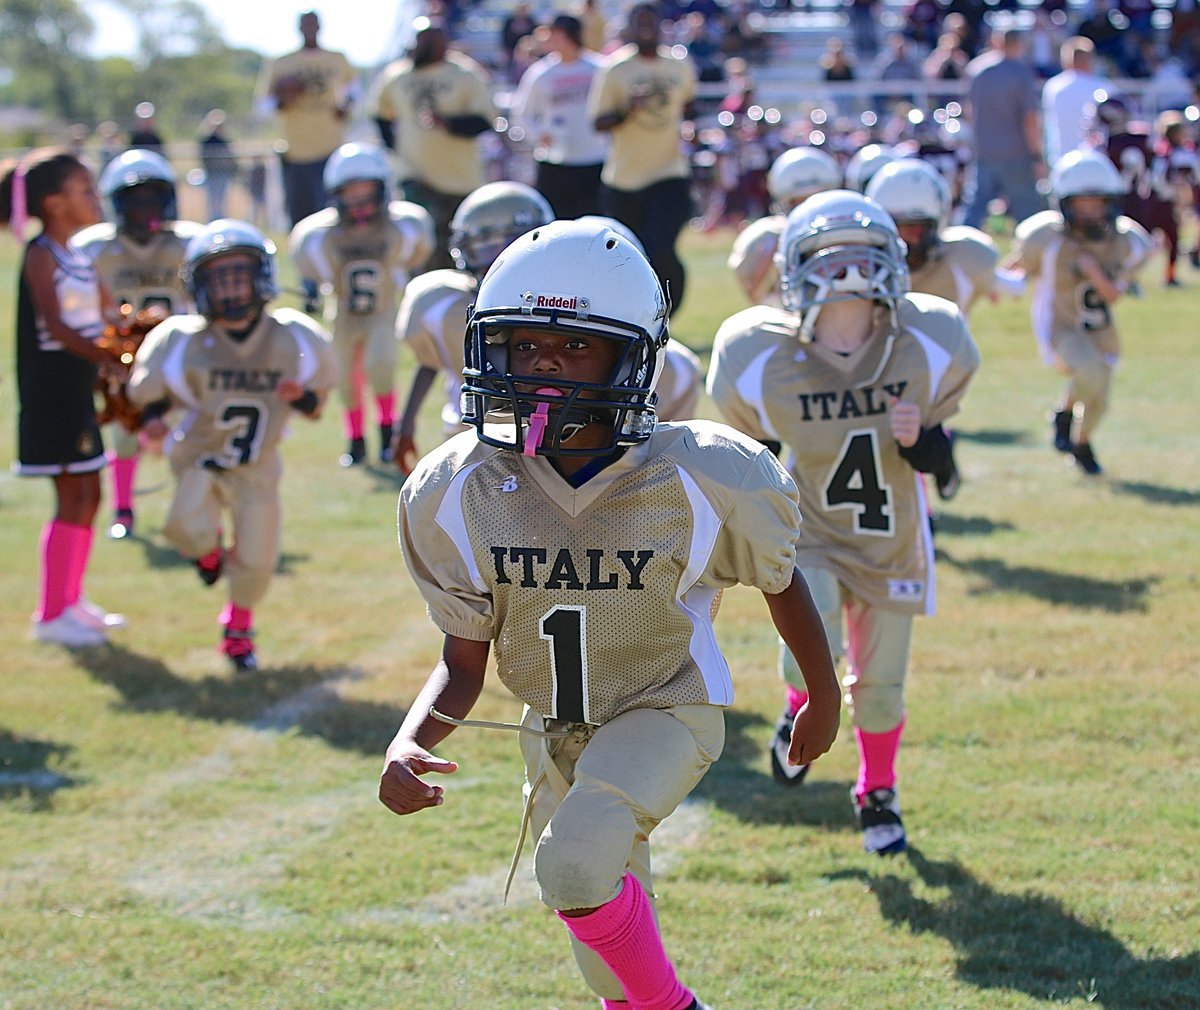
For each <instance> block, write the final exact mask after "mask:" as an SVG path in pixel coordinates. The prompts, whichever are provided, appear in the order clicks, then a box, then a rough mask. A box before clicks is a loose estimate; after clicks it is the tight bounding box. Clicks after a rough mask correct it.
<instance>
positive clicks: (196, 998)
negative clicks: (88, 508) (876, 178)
mask: <svg viewBox="0 0 1200 1010" xmlns="http://www.w3.org/2000/svg"><path fill="white" fill-rule="evenodd" d="M729 241H730V236H729V235H728V234H716V235H711V236H698V235H696V236H690V237H689V238H688V241H687V247H686V248H687V259H688V261H689V264H690V270H691V280H692V287H691V291H690V294H689V295H688V298H687V302H686V305H685V307H684V310H683V312H682V313H681V315H680V317H679V319H678V321H677V325H676V327H675V333H676V335H677V336H679V337H680V338H681V339H682V340H683V341H684V342H685V343H687V344H689V345H691V346H692V347H694V348H695V349H696V350H697V351H699V352H700V353H702V354H705V355H706V354H707V351H708V349H709V347H710V345H711V339H712V334H713V333H714V331H715V328H716V326H717V324H718V323H719V322H720V320H721V319H723V318H724V317H725V316H726V315H728V314H729V313H730V312H732V311H734V310H735V309H736V308H738V307H740V306H739V304H738V299H737V297H736V293H735V291H734V287H733V283H732V281H731V279H730V278H729V277H728V276H727V275H726V273H725V271H724V269H723V260H724V253H725V249H726V248H727V246H728V243H729ZM2 257H3V258H2V260H0V333H2V334H3V338H2V341H0V342H2V344H3V347H2V348H0V353H2V355H3V360H4V361H5V362H11V361H12V353H11V329H10V327H11V323H10V320H12V318H13V310H12V302H11V297H12V291H13V288H14V279H13V267H14V259H15V250H14V247H13V245H12V243H11V242H9V243H6V244H5V246H4V250H3V253H2ZM1184 270H1185V271H1187V268H1186V266H1185V267H1184ZM1183 276H1184V279H1185V281H1187V282H1188V283H1189V285H1190V286H1188V287H1185V288H1184V289H1182V290H1163V289H1162V288H1161V287H1160V286H1159V284H1158V281H1159V279H1160V267H1159V264H1158V263H1154V264H1153V265H1152V266H1151V268H1150V269H1148V270H1147V272H1146V274H1145V277H1144V281H1145V290H1146V295H1145V297H1144V298H1142V299H1141V300H1137V301H1134V300H1130V301H1128V302H1127V303H1125V304H1122V305H1121V306H1120V307H1119V309H1118V318H1119V322H1120V326H1121V328H1122V331H1123V333H1124V336H1125V348H1126V356H1125V360H1124V363H1123V365H1122V369H1121V371H1120V373H1119V376H1118V378H1117V382H1116V388H1115V395H1114V400H1113V409H1112V412H1111V414H1110V416H1109V418H1108V419H1107V420H1106V422H1105V423H1104V425H1103V426H1102V428H1101V429H1100V432H1099V435H1098V436H1097V438H1096V443H1095V444H1096V451H1097V454H1098V455H1099V457H1100V459H1101V460H1102V461H1103V463H1104V464H1105V465H1106V467H1107V476H1106V477H1105V478H1103V479H1101V480H1092V481H1089V480H1087V479H1085V478H1083V477H1081V476H1079V475H1078V474H1076V473H1075V472H1074V471H1073V470H1072V469H1071V468H1070V467H1068V466H1067V465H1065V464H1064V462H1063V459H1062V457H1060V456H1058V455H1057V454H1055V453H1054V452H1052V451H1051V449H1050V447H1049V444H1048V437H1047V436H1048V429H1047V426H1046V422H1045V413H1046V411H1047V409H1048V408H1049V407H1050V405H1051V403H1052V402H1053V400H1054V398H1055V396H1056V395H1057V393H1058V391H1059V380H1058V379H1057V378H1056V377H1055V376H1054V375H1053V374H1052V373H1050V372H1049V371H1047V370H1045V369H1043V368H1042V367H1041V366H1040V365H1039V364H1038V362H1037V358H1036V352H1035V348H1034V344H1033V339H1032V337H1031V336H1030V335H1029V332H1028V327H1027V307H1026V305H1025V304H1024V303H1023V302H1015V301H1009V302H1006V303H1004V304H1001V305H997V306H989V305H984V306H982V307H980V308H979V309H978V310H977V313H976V320H975V323H976V325H975V331H976V335H977V338H978V341H979V343H980V345H981V347H982V350H983V355H984V364H983V368H982V370H981V372H980V374H979V377H978V379H977V381H976V383H975V385H974V387H973V389H972V391H971V393H970V394H969V396H968V399H967V402H966V405H965V409H964V410H963V412H962V414H961V415H960V416H959V417H958V418H956V419H955V427H956V428H957V430H958V433H959V437H960V441H959V457H960V465H961V466H962V469H963V471H964V478H965V479H964V485H963V489H962V491H961V493H960V494H959V496H958V497H957V498H956V499H955V500H954V501H953V502H952V503H949V504H948V505H947V506H945V507H944V508H943V509H942V511H941V514H940V517H939V534H938V562H937V564H938V569H939V578H940V585H939V599H940V613H939V615H938V616H937V617H936V618H934V619H932V620H923V621H921V622H919V623H918V627H917V631H916V637H915V644H914V654H913V662H912V674H911V678H910V686H909V692H908V698H909V721H908V730H907V733H906V739H905V746H904V749H903V750H902V752H901V763H900V774H901V779H902V796H903V802H904V808H905V816H906V822H907V824H908V826H909V830H910V841H911V844H912V848H911V850H910V852H909V853H908V855H907V856H905V857H900V858H896V859H892V860H888V861H884V860H881V859H879V858H877V857H873V856H871V857H868V856H867V855H865V854H864V853H863V852H862V851H861V850H860V844H859V837H858V832H857V831H856V829H855V827H854V825H853V821H852V818H851V810H850V805H849V802H848V799H847V791H848V788H849V786H850V784H851V782H852V781H853V776H854V772H855V768H856V764H857V761H856V757H855V754H854V746H853V736H852V734H851V733H850V731H849V726H848V725H844V726H843V733H842V736H841V738H840V739H839V741H838V742H837V744H836V745H835V747H834V750H833V752H832V753H831V754H830V755H829V756H827V757H826V758H824V759H822V761H821V762H820V764H819V765H818V766H817V768H816V769H815V770H814V772H813V774H812V775H811V776H810V777H809V780H808V783H807V784H806V786H805V787H804V788H803V789H802V790H800V791H797V792H786V793H785V792H783V791H780V790H779V789H777V787H775V785H774V784H773V782H772V780H771V778H770V774H769V771H768V768H767V763H766V758H765V741H766V738H767V737H768V736H769V733H770V728H771V725H772V723H773V721H774V718H775V716H776V714H777V711H778V708H779V705H780V700H781V693H780V690H779V686H778V683H777V681H776V679H775V673H774V659H775V645H774V640H773V635H772V634H771V633H770V632H769V630H768V628H769V623H768V621H767V619H766V615H765V610H764V608H763V604H762V600H761V597H759V596H757V594H754V593H751V592H747V591H735V592H732V593H728V594H727V595H726V602H725V605H724V607H723V610H722V613H721V617H720V620H719V622H718V631H719V633H720V635H721V638H722V641H723V644H724V645H725V647H726V649H727V652H728V655H729V657H730V661H731V665H732V667H733V669H734V671H735V681H736V683H737V686H738V691H739V694H738V701H737V704H736V705H735V707H734V708H733V709H732V710H731V711H730V712H729V715H728V725H729V742H728V745H727V748H726V752H725V755H724V756H723V757H722V759H721V760H720V762H719V763H718V764H717V765H716V766H715V767H714V769H713V770H712V772H711V773H710V774H709V775H708V777H707V778H706V779H705V780H704V781H703V782H702V783H701V785H700V787H699V789H698V790H697V791H696V793H695V795H694V798H693V800H692V801H690V802H689V803H688V804H687V805H686V806H685V807H684V808H683V809H681V810H680V811H679V812H678V813H677V814H676V815H675V816H674V817H672V818H671V819H670V820H668V821H667V822H666V823H665V824H664V825H663V827H662V829H661V831H660V833H659V835H656V839H658V841H657V847H656V857H657V867H658V891H659V894H660V913H661V918H662V923H663V928H664V931H665V935H666V940H667V944H668V948H669V950H670V951H671V952H672V953H673V954H674V956H675V958H676V961H677V963H678V966H679V969H680V973H681V976H682V977H683V979H684V980H685V982H687V983H688V984H690V985H691V986H693V987H694V988H695V989H696V991H697V992H698V993H699V994H700V996H701V997H702V998H703V999H704V1000H706V1001H707V1002H709V1003H710V1004H711V1005H712V1006H713V1007H714V1010H805V1008H820V1010H876V1008H883V1007H889V1008H897V1010H908V1008H921V1010H952V1008H962V1010H985V1008H986V1010H1038V1008H1044V1007H1050V1006H1055V1007H1057V1006H1072V1007H1075V1006H1077V1007H1083V1006H1085V1005H1093V1006H1097V1007H1104V1008H1107V1010H1141V1008H1173V1010H1194V1008H1197V1007H1200V860H1198V859H1197V855H1196V853H1197V848H1198V842H1200V804H1198V803H1197V800H1196V797H1197V796H1198V795H1200V748H1198V746H1197V739H1198V738H1200V703H1198V702H1197V679H1196V678H1197V672H1198V671H1200V587H1198V585H1197V576H1198V572H1200V550H1198V549H1197V544H1198V543H1200V456H1198V452H1197V446H1198V442H1197V435H1196V432H1197V429H1198V428H1200V423H1198V422H1200V418H1198V410H1197V402H1198V400H1200V381H1198V380H1197V371H1198V370H1200V345H1198V343H1197V332H1198V330H1197V319H1200V295H1198V294H1197V292H1200V275H1197V274H1195V273H1190V272H1185V274H1184V275H1183ZM409 370H410V362H408V361H405V362H404V373H403V374H402V375H401V376H400V380H399V381H400V385H401V387H404V386H406V384H407V376H408V372H409ZM14 397H15V388H14V381H13V378H12V373H11V365H10V366H9V367H7V368H5V369H4V371H3V379H2V380H0V414H2V419H0V426H2V427H3V430H4V432H5V437H4V438H3V440H0V470H2V471H3V473H2V475H0V558H3V571H4V578H3V579H2V580H0V613H2V614H3V615H4V616H3V618H2V619H0V656H3V660H2V661H0V671H2V675H0V764H2V768H0V772H2V776H0V1008H4V1010H47V1008H62V1010H110V1008H111V1010H150V1008H153V1010H183V1008H204V1010H251V1008H254V1010H257V1008H280V1010H283V1008H287V1010H308V1008H331V1010H332V1008H338V1010H343V1008H344V1010H459V1008H461V1010H466V1008H474V1007H496V1008H500V1010H518V1008H536V1010H551V1008H556V1010H583V1008H593V1007H595V1006H596V1005H597V1002H596V1001H595V1000H593V999H592V998H591V997H590V996H589V995H588V993H587V992H586V990H585V988H584V987H583V985H582V983H581V982H580V981H579V980H578V979H577V977H576V974H575V970H574V965H573V963H572V962H571V960H570V958H569V955H568V952H567V944H566V940H565V937H564V933H563V930H562V927H561V925H560V924H559V923H558V922H556V921H555V920H554V918H553V916H551V915H550V913H549V912H548V911H546V910H545V909H544V908H542V907H541V906H540V904H539V903H538V902H537V897H536V892H535V888H534V886H533V883H532V879H531V875H530V871H529V867H528V861H527V860H526V863H525V864H524V866H523V868H522V869H521V871H520V872H519V874H518V879H517V883H516V885H515V887H514V891H513V895H512V897H511V898H510V900H509V902H508V904H507V905H502V904H501V900H500V899H501V889H502V881H503V876H504V871H505V869H506V868H507V862H508V858H509V855H510V852H511V848H512V846H513V844H514V842H515V839H516V831H517V824H518V819H519V811H520V794H519V788H518V786H519V774H520V773H519V764H518V760H517V757H516V746H515V742H514V741H513V740H512V738H511V737H510V736H508V735H507V734H495V733H488V732H483V731H476V730H462V731H459V732H458V733H456V734H455V735H454V736H453V737H451V738H450V739H449V740H448V741H447V743H446V744H445V745H444V746H443V748H442V749H441V752H442V753H443V754H444V755H446V756H449V757H453V758H454V759H455V760H457V761H459V762H460V764H461V770H460V771H459V773H458V774H457V775H456V776H454V777H453V778H451V779H448V780H446V782H445V784H446V786H447V799H446V803H445V806H444V807H442V808H440V809H438V810H435V811H429V812H426V813H424V814H422V815H419V816H416V817H411V818H396V817H394V816H392V815H391V814H389V813H387V812H386V811H385V810H384V809H383V807H382V806H380V805H379V804H378V802H377V801H376V799H375V797H374V792H375V785H376V779H377V775H378V772H379V768H380V761H381V756H382V754H383V750H384V748H385V746H386V744H387V742H388V740H389V739H390V738H391V734H392V733H393V732H394V730H395V727H396V726H397V725H398V723H399V721H400V719H401V718H402V716H403V714H404V707H405V705H406V704H407V703H408V701H409V700H410V699H411V698H412V697H413V695H414V694H415V691H416V689H417V687H418V686H419V685H420V684H421V683H422V681H423V680H424V677H425V676H426V673H427V671H428V669H429V668H430V665H431V663H432V662H433V660H434V658H435V656H436V654H437V651H438V645H439V642H438V636H437V635H436V634H435V632H434V629H433V627H432V625H430V624H429V623H428V621H427V618H426V616H425V613H424V607H423V605H422V603H421V601H420V599H419V597H418V594H417V593H416V591H415V589H414V588H413V586H412V584H411V583H410V582H409V580H408V577H407V575H406V573H405V571H404V568H403V563H402V560H401V558H400V554H399V551H398V549H397V548H396V545H395V532H394V522H395V498H396V492H397V490H398V486H399V485H398V481H397V479H396V478H395V477H394V476H393V475H392V474H390V473H387V472H384V471H382V470H380V469H377V468H375V467H366V468H361V469H358V470H355V471H352V472H344V471H341V470H340V469H339V468H338V466H337V462H336V459H337V455H338V453H339V452H340V451H341V449H342V433H341V426H340V421H339V419H338V417H337V411H331V412H330V413H329V415H328V416H327V417H326V418H325V419H324V420H323V421H321V422H319V423H318V424H316V425H311V424H307V423H304V422H302V421H297V423H296V424H295V425H294V431H293V437H292V438H291V439H290V440H289V442H288V443H287V445H286V469H287V473H286V480H285V487H284V500H285V508H286V515H285V533H284V558H283V562H282V565H281V571H280V572H279V575H278V577H277V579H276V581H275V582H274V584H273V586H272V588H271V591H270V594H269V595H268V597H267V599H266V601H265V603H264V605H263V606H262V607H261V609H260V610H259V611H258V612H257V619H258V624H259V638H258V646H259V651H260V656H261V661H262V664H263V669H262V670H261V672H260V673H259V674H258V675H257V676H253V677H248V678H243V679H239V680H235V678H234V677H233V676H232V675H231V673H230V672H229V671H228V670H227V669H226V667H225V665H224V663H223V661H222V660H221V659H220V657H219V656H218V655H217V654H216V651H215V645H216V642H217V637H218V627H217V624H216V615H217V612H218V611H219V609H220V606H221V603H222V599H221V594H222V589H221V588H217V589H216V590H206V589H205V588H204V587H202V586H201V585H200V584H199V582H198V580H197V579H196V578H195V577H194V575H193V573H192V572H191V571H190V570H189V568H188V567H187V566H186V565H184V564H182V563H181V562H180V561H179V560H178V559H177V557H176V556H175V555H174V553H173V552H172V551H171V549H170V548H168V547H167V546H166V544H165V543H164V542H163V540H162V538H161V535H160V534H159V530H160V528H161V523H162V518H163V515H164V513H165V510H166V506H167V504H168V500H169V496H170V489H169V483H168V474H167V470H166V467H165V465H164V464H163V462H162V461H161V460H153V459H152V460H149V461H147V462H146V463H145V464H144V465H143V467H142V470H141V473H140V476H139V487H140V488H141V490H142V493H141V494H140V496H139V499H138V509H139V531H138V536H137V538H136V539H135V540H134V541H132V542H127V543H112V542H109V541H107V540H103V539H98V540H97V546H96V550H95V553H94V556H93V561H92V567H91V577H90V582H89V587H90V588H89V594H90V595H91V596H92V598H94V599H96V600H98V601H100V602H102V603H103V604H105V605H107V606H108V607H110V608H113V609H120V610H122V611H123V612H125V613H126V614H128V615H129V618H130V622H131V628H130V629H128V630H126V631H124V632H118V633H116V634H114V636H113V644H112V645H111V646H110V647H107V648H104V649H98V650H89V651H85V652H79V653H76V654H71V653H68V652H66V651H61V650H57V649H54V648H49V647H44V646H38V645H35V644H33V643H32V642H30V641H29V637H28V632H29V628H28V621H29V613H30V610H31V608H32V605H33V598H34V586H35V576H36V553H37V547H36V545H37V538H38V533H39V530H40V528H41V526H42V524H43V522H44V521H45V520H46V518H47V516H48V515H49V513H50V508H51V497H50V495H51V491H50V486H49V483H48V482H47V481H40V480H33V481H30V480H17V479H15V478H13V477H11V476H9V473H8V464H9V463H10V461H11V456H12V451H13V449H12V447H13V442H14V439H13V436H12V432H13V431H14V424H13V412H14V403H13V400H14ZM430 399H431V401H432V400H433V399H436V398H435V397H431V398H430ZM434 406H435V405H434V404H432V403H431V405H430V410H429V412H428V416H427V417H426V418H425V420H424V426H423V430H422V432H421V433H420V437H419V442H420V444H421V445H422V447H423V448H431V447H432V445H433V442H434V439H435V438H436V432H437V430H438V429H437V426H436V423H435V421H434V418H433V407H434ZM705 409H706V410H709V408H708V407H706V408H705ZM105 515H107V507H106V510H105ZM476 714H477V715H479V716H480V717H482V718H493V719H494V718H503V719H512V718H513V717H514V716H515V715H516V714H517V705H516V703H515V702H514V701H513V700H512V699H511V698H510V697H509V696H508V695H507V693H506V692H505V691H504V690H503V689H502V688H501V687H500V686H499V684H498V683H491V684H489V686H488V688H487V690H486V691H485V694H484V697H483V699H482V701H481V703H480V705H479V706H478V708H477V709H476Z"/></svg>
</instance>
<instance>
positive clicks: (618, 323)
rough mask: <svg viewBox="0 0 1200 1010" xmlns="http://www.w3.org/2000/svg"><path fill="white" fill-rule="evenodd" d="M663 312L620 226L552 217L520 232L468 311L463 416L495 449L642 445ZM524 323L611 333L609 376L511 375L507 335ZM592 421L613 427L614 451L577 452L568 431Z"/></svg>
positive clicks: (557, 450)
mask: <svg viewBox="0 0 1200 1010" xmlns="http://www.w3.org/2000/svg"><path fill="white" fill-rule="evenodd" d="M667 308H668V306H667V300H666V298H665V297H664V295H663V290H662V287H661V285H660V284H659V282H658V277H657V275H656V274H655V273H654V270H653V268H652V267H651V266H650V263H649V261H648V260H647V259H646V257H645V256H643V255H642V253H641V252H640V251H639V250H638V249H637V248H636V247H635V246H634V245H633V244H632V243H631V242H630V241H629V240H628V239H626V238H625V237H624V236H623V235H622V234H621V233H620V232H618V231H615V230H614V229H612V228H609V227H607V226H606V225H604V224H598V223H592V222H587V221H553V222H551V223H549V224H546V225H544V226H542V227H539V228H535V229H534V230H533V231H531V232H528V233H526V234H525V235H522V236H521V237H520V238H518V239H517V240H516V241H515V242H513V243H512V244H511V245H509V246H508V248H507V249H505V250H504V251H503V252H502V253H501V254H500V257H499V258H498V259H497V260H496V262H495V263H494V264H492V267H491V269H490V270H488V272H487V275H486V276H485V277H484V278H483V280H482V281H481V282H480V285H479V292H478V295H477V296H476V299H475V304H474V305H473V306H472V307H471V311H470V313H469V317H468V320H467V339H466V365H465V367H464V369H463V378H464V382H463V395H462V420H463V423H464V424H470V425H474V427H475V429H476V430H477V431H478V432H479V438H480V440H481V441H483V442H485V443H487V444H488V445H495V446H499V447H500V448H504V449H515V450H517V451H520V452H523V453H525V454H526V455H529V456H533V455H539V454H540V455H550V456H570V455H588V456H595V455H603V454H604V453H606V452H611V451H613V450H615V449H616V448H617V447H618V446H622V445H633V444H636V443H638V442H644V441H645V440H646V439H648V438H649V437H650V435H651V434H652V432H653V431H654V425H655V414H654V407H653V396H654V388H655V384H656V383H657V381H658V376H659V373H660V372H661V370H662V360H663V359H662V352H663V349H664V348H665V347H666V344H667ZM518 327H520V328H547V329H552V330H555V331H558V332H566V333H580V334H586V335H588V336H599V337H604V338H606V339H608V340H616V341H620V342H621V343H622V344H623V345H624V353H622V354H621V356H620V358H619V359H618V361H617V364H616V366H615V367H614V369H613V372H612V374H611V376H610V377H609V379H608V381H606V382H603V383H585V382H579V381H575V380H573V379H571V378H569V377H561V378H560V377H557V376H556V377H553V378H548V377H546V376H522V375H514V374H513V373H512V372H511V370H510V368H509V364H508V362H509V353H508V351H509V347H508V342H509V338H510V336H511V334H512V331H513V330H514V329H515V328H518ZM539 418H540V419H541V420H540V421H539V420H538V419H539ZM594 421H601V422H604V423H611V425H612V441H611V442H610V444H609V445H608V447H607V448H600V449H596V448H589V449H574V450H573V449H572V448H571V447H570V439H571V437H572V436H573V435H575V434H576V433H577V432H578V431H580V430H581V429H582V428H584V427H586V426H587V425H588V424H590V423H592V422H594ZM531 422H532V423H531Z"/></svg>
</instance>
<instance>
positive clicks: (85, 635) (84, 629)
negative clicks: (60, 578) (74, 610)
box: [32, 610, 108, 649]
mask: <svg viewBox="0 0 1200 1010" xmlns="http://www.w3.org/2000/svg"><path fill="white" fill-rule="evenodd" d="M32 635H33V637H34V639H35V640H36V641H38V642H46V643H48V644H50V645H65V646H66V647H67V648H68V649H85V648H87V647H88V646H91V645H103V644H104V643H105V642H107V641H108V637H107V636H106V635H105V634H104V632H103V631H101V630H100V629H99V628H90V627H88V626H87V625H85V624H80V623H79V621H78V620H77V619H76V618H74V617H72V616H71V614H70V613H69V612H67V611H66V610H64V611H63V612H62V613H61V614H59V615H58V616H57V617H56V618H54V620H52V621H34V622H33V631H32Z"/></svg>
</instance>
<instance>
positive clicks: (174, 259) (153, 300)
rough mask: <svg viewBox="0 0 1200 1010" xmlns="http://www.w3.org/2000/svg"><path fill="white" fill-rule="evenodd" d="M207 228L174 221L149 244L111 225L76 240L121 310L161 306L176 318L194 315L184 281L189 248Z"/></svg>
mask: <svg viewBox="0 0 1200 1010" xmlns="http://www.w3.org/2000/svg"><path fill="white" fill-rule="evenodd" d="M202 228H203V225H199V224H196V223H194V222H192V221H170V222H168V223H167V225H166V226H165V227H164V229H163V230H162V231H161V232H159V233H158V234H157V235H155V236H154V237H153V238H152V239H151V240H150V241H149V242H147V243H146V244H145V245H139V244H138V243H137V242H133V241H131V240H130V239H129V238H128V237H127V236H125V235H119V234H117V226H116V225H114V224H112V223H103V224H95V225H92V226H91V227H90V228H85V229H84V230H83V231H81V232H79V234H77V235H76V236H75V237H74V239H72V241H73V242H74V243H75V244H76V245H77V246H79V248H80V249H82V250H83V251H84V253H85V254H86V255H87V257H88V258H89V259H90V260H91V261H92V263H93V264H94V265H95V267H96V273H97V274H98V275H99V276H100V283H101V284H103V285H104V286H105V288H107V289H108V292H109V293H110V294H111V295H112V296H113V300H114V301H116V303H117V304H118V305H131V306H133V309H134V311H135V312H136V311H138V310H139V309H144V308H147V307H148V306H151V305H156V306H159V307H161V308H164V309H166V310H167V312H168V313H169V314H171V315H178V314H180V313H183V312H190V311H192V308H193V305H192V296H191V295H190V294H189V293H188V292H187V291H186V290H185V289H184V286H183V280H182V279H181V278H180V276H179V268H180V267H181V266H183V258H184V254H185V253H186V252H187V244H188V242H190V241H191V240H192V238H193V237H194V236H196V235H198V234H199V233H200V231H201V230H202Z"/></svg>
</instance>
